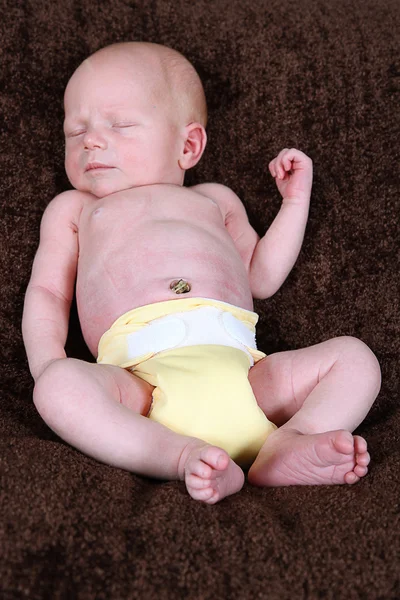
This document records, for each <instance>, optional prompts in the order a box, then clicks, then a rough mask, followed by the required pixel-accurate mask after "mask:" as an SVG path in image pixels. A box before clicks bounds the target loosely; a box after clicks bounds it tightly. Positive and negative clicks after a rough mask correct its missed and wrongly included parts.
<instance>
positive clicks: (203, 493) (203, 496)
mask: <svg viewBox="0 0 400 600" xmlns="http://www.w3.org/2000/svg"><path fill="white" fill-rule="evenodd" d="M190 495H191V496H192V498H193V499H194V500H203V502H209V501H210V500H211V498H212V496H213V495H214V490H213V489H212V488H210V487H208V488H206V489H204V490H191V492H190Z"/></svg>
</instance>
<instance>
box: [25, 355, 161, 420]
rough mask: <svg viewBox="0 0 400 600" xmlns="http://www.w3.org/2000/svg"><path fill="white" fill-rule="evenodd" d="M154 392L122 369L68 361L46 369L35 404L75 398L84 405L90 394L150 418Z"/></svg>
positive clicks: (38, 387)
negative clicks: (148, 414) (149, 413)
mask: <svg viewBox="0 0 400 600" xmlns="http://www.w3.org/2000/svg"><path fill="white" fill-rule="evenodd" d="M153 389H154V388H153V386H151V385H150V384H148V383H147V382H145V381H143V380H141V379H139V378H138V377H136V375H133V374H132V373H129V372H128V371H126V370H125V369H121V368H120V367H116V366H113V365H98V364H93V363H88V362H85V361H82V360H77V359H74V358H67V359H63V360H60V361H56V362H54V363H53V364H51V365H50V366H49V367H48V368H47V369H46V371H45V373H43V375H42V377H41V378H40V379H39V380H38V382H37V384H36V387H35V391H34V400H35V404H37V403H40V404H43V403H47V402H54V401H59V402H63V401H64V402H71V401H73V400H74V398H76V399H78V401H80V402H82V401H83V399H84V398H85V397H87V396H88V395H90V396H91V397H92V398H96V397H100V396H102V397H103V398H107V399H109V400H112V401H115V402H118V403H120V404H123V405H124V406H126V407H127V408H129V409H131V410H133V411H134V412H137V413H140V414H143V415H147V413H148V412H149V409H150V405H151V400H152V391H153ZM55 399H57V400H55Z"/></svg>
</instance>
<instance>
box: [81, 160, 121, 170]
mask: <svg viewBox="0 0 400 600" xmlns="http://www.w3.org/2000/svg"><path fill="white" fill-rule="evenodd" d="M113 168H114V167H110V166H109V165H104V164H103V163H99V162H91V163H88V164H87V165H86V169H85V171H97V170H99V169H113Z"/></svg>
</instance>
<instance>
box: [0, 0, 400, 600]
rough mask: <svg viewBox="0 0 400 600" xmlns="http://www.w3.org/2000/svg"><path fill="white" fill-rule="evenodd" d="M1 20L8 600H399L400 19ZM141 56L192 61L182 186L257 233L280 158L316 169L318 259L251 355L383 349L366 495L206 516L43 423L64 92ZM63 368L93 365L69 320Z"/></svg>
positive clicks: (252, 14) (322, 9)
mask: <svg viewBox="0 0 400 600" xmlns="http://www.w3.org/2000/svg"><path fill="white" fill-rule="evenodd" d="M1 8H2V10H1V21H0V36H1V38H0V39H1V44H0V77H1V85H0V102H1V104H0V135H1V179H0V188H1V196H0V211H1V221H0V223H1V236H0V244H1V246H0V260H1V269H0V278H1V303H0V314H1V327H0V336H1V343H0V348H1V373H2V376H1V404H0V444H1V450H0V461H1V462H0V469H1V488H0V555H1V561H0V597H1V598H3V599H5V600H10V599H19V598H29V599H30V600H35V599H49V600H58V599H68V600H69V599H74V598H77V599H82V600H86V599H88V600H89V599H90V600H92V599H93V600H94V599H96V600H102V599H104V600H110V599H112V600H114V599H115V600H125V599H128V600H130V599H136V598H137V599H146V598H149V599H161V600H163V599H166V600H169V599H175V598H185V599H187V598H188V599H195V600H197V599H199V600H200V599H201V600H208V599H210V600H211V599H212V600H214V599H215V598H217V599H230V598H235V599H239V600H241V599H245V600H247V599H249V600H250V599H251V600H253V599H256V598H260V599H264V598H268V599H271V600H274V599H297V598H311V599H314V598H327V599H338V598H339V599H341V598H345V599H346V600H347V599H357V598H362V599H364V598H367V599H378V598H379V599H385V600H386V599H393V600H394V599H395V598H399V597H400V583H399V574H400V565H399V551H400V528H399V496H400V483H399V467H400V450H399V431H400V412H399V408H398V399H399V386H398V382H399V371H398V357H399V346H400V342H399V334H400V322H399V274H398V272H399V226H398V219H399V201H398V197H399V188H398V179H397V176H398V173H399V163H400V156H399V135H398V134H399V122H398V104H399V96H398V94H396V92H398V83H399V54H398V45H397V43H396V41H397V40H398V32H399V29H400V19H399V17H400V4H399V2H398V1H397V0H353V1H352V2H350V0H349V1H347V0H338V1H337V2H332V1H331V0H298V1H297V2H292V1H289V0H279V1H278V0H252V2H249V3H247V2H243V1H241V0H229V1H228V0H214V1H212V0H196V2H189V1H185V0H112V2H111V1H110V0H101V1H100V0H99V1H95V0H87V1H86V2H83V1H80V0H54V1H50V0H29V1H28V0H26V1H22V0H20V1H17V2H15V0H13V1H11V0H3V1H2V2H1ZM126 40H146V41H151V42H158V43H161V44H165V45H167V46H171V47H173V48H176V49H177V50H179V51H181V52H182V53H183V54H184V55H186V56H187V57H188V58H189V60H191V61H192V63H193V64H194V66H195V67H196V69H197V70H198V72H199V74H200V76H201V78H202V80H203V82H204V86H205V90H206V94H207V98H208V105H209V115H210V118H209V125H208V127H207V132H208V147H207V149H206V152H205V155H204V156H203V158H202V160H201V162H200V163H199V165H198V166H197V167H196V168H195V169H194V170H193V172H190V173H189V174H188V176H187V180H186V184H187V185H193V184H195V183H199V182H203V181H217V182H220V183H224V184H226V185H228V186H229V187H231V188H232V189H233V190H234V191H235V192H236V193H237V194H238V195H239V196H240V197H241V198H242V200H243V202H244V204H245V206H246V209H247V211H248V214H249V218H250V221H251V223H252V225H253V226H254V228H255V229H256V230H257V232H258V233H259V234H260V235H263V233H264V232H265V230H266V228H267V227H268V226H269V224H270V223H271V221H272V219H273V218H274V216H275V214H276V213H277V211H278V209H279V206H280V196H279V194H278V192H277V190H276V188H275V183H274V181H273V179H272V177H271V176H270V174H269V172H268V162H269V161H270V160H271V159H272V158H273V157H274V156H275V155H276V153H277V152H278V151H279V150H280V149H281V148H283V147H291V146H294V147H297V148H300V149H301V150H303V151H304V152H305V153H306V154H308V155H309V156H311V158H312V159H313V161H314V187H313V194H312V199H311V211H310V217H309V223H308V226H307V231H306V236H305V241H304V245H303V249H302V252H301V255H300V257H299V259H298V262H297V263H296V266H295V267H294V269H293V271H292V272H291V274H290V276H289V278H288V279H287V281H286V282H285V284H284V285H283V286H282V288H281V289H280V290H279V292H278V293H277V294H276V295H275V296H274V297H273V298H271V299H270V300H266V301H257V302H256V304H255V310H256V311H257V312H258V313H259V314H260V323H259V327H258V344H259V347H260V349H262V350H264V351H265V352H267V353H271V352H276V351H280V350H286V349H295V348H300V347H303V346H309V345H312V344H315V343H318V342H320V341H323V340H326V339H328V338H331V337H335V336H340V335H352V336H356V337H359V338H361V339H362V340H363V341H364V342H366V343H367V344H368V345H369V346H370V347H371V348H372V350H373V351H374V352H375V354H376V355H377V357H378V359H379V361H380V364H381V367H382V376H383V386H382V390H381V393H380V395H379V397H378V399H377V401H376V403H375V404H374V406H373V408H372V410H371V412H370V414H369V415H368V417H367V419H366V420H365V422H364V423H363V424H362V425H361V426H360V428H359V433H361V434H362V435H364V436H365V437H366V438H367V441H368V444H369V448H370V451H371V456H372V462H371V468H370V473H369V474H368V476H367V477H366V478H365V479H364V480H362V481H361V482H360V483H358V484H356V485H355V486H353V487H349V486H338V487H330V486H322V487H291V488H279V489H260V488H255V487H252V486H250V485H249V484H248V483H246V484H245V486H244V488H243V490H242V491H241V492H240V493H238V494H236V495H234V496H231V497H229V498H227V499H225V500H224V501H222V502H221V503H219V504H217V505H214V506H208V505H204V504H201V503H198V502H196V501H194V500H192V499H191V498H190V497H189V496H188V494H187V493H186V490H185V485H184V483H182V482H159V481H154V480H150V479H145V478H142V477H138V476H135V475H133V474H131V473H128V472H125V471H122V470H118V469H115V468H111V467H109V466H107V465H104V464H99V463H97V462H96V461H95V460H92V459H91V458H88V457H86V456H84V455H82V454H81V453H79V452H78V451H76V450H75V449H74V448H71V447H70V446H68V445H67V444H65V443H64V442H63V441H61V440H60V439H59V438H58V437H57V436H56V435H55V434H53V433H52V432H51V431H50V429H49V428H48V427H47V426H46V425H45V423H44V422H43V421H42V420H41V418H40V417H39V415H38V414H37V412H36V410H35V407H34V405H33V403H32V389H33V381H32V379H31V377H30V374H29V371H28V365H27V361H26V357H25V352H24V346H23V342H22V336H21V331H20V327H21V316H22V307H23V299H24V292H25V289H26V286H27V283H28V280H29V276H30V269H31V266H32V260H33V257H34V254H35V251H36V248H37V244H38V239H39V238H38V236H39V224H40V219H41V216H42V213H43V210H44V209H45V207H46V205H47V203H48V202H49V201H50V200H51V199H52V198H53V197H54V196H55V195H56V194H57V193H60V192H61V191H63V190H65V189H68V188H69V187H70V186H69V184H68V181H67V179H66V176H65V174H64V167H63V151H64V149H63V132H62V121H63V111H62V97H63V90H64V87H65V85H66V83H67V80H68V78H69V77H70V75H71V74H72V72H73V70H74V69H75V68H76V67H77V66H78V64H79V63H80V62H81V61H82V60H83V59H84V58H85V57H86V56H88V55H89V54H90V53H92V52H94V51H95V50H97V49H98V48H100V47H102V46H105V45H108V44H110V43H113V42H118V41H126ZM396 115H397V116H396ZM67 351H68V353H69V355H70V356H75V357H77V358H86V359H88V358H89V359H90V355H89V353H88V350H87V349H86V347H85V344H84V342H83V339H82V336H81V332H80V328H79V324H78V320H77V316H76V307H73V309H72V314H71V326H70V334H69V339H68V344H67ZM60 385H62V383H61V382H60Z"/></svg>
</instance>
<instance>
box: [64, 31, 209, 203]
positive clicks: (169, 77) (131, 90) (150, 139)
mask: <svg viewBox="0 0 400 600" xmlns="http://www.w3.org/2000/svg"><path fill="white" fill-rule="evenodd" d="M64 109H65V121H64V132H65V168H66V172H67V175H68V178H69V180H70V182H71V184H72V185H73V186H74V188H76V189H78V190H81V191H87V192H90V193H92V194H94V195H95V196H97V197H98V198H102V197H104V196H107V195H109V194H112V193H114V192H117V191H121V190H124V189H129V188H132V187H138V186H142V185H151V184H156V183H170V184H175V185H182V184H183V181H184V176H185V171H186V170H187V169H190V168H191V167H193V166H194V165H195V164H196V163H198V161H199V160H200V158H201V156H202V154H203V151H204V149H205V146H206V142H207V136H206V132H205V127H206V124H207V106H206V100H205V95H204V90H203V86H202V84H201V81H200V78H199V76H198V74H197V73H196V71H195V69H194V67H193V66H192V65H191V64H190V62H189V61H188V60H187V59H186V58H185V57H184V56H182V54H180V53H179V52H177V51H175V50H172V49H171V48H167V47H166V46H161V45H159V44H151V43H148V42H124V43H121V44H113V45H112V46H107V47H106V48H102V49H101V50H98V51H97V52H95V53H94V54H93V55H92V56H90V57H89V58H87V59H86V60H85V61H83V63H82V64H81V65H80V66H79V67H78V68H77V69H76V71H75V73H74V74H73V75H72V77H71V79H70V80H69V82H68V85H67V87H66V90H65V96H64ZM92 163H99V164H103V165H106V166H107V167H110V168H103V169H102V168H97V169H95V168H92V169H90V168H89V169H88V166H89V167H90V166H95V164H92Z"/></svg>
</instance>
